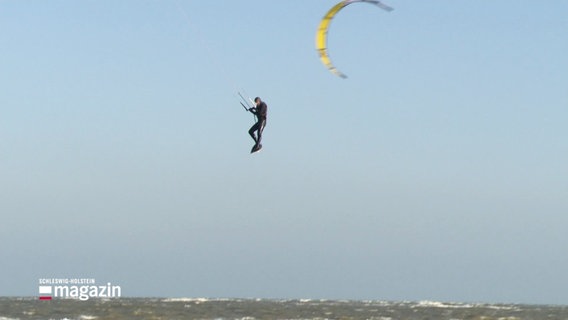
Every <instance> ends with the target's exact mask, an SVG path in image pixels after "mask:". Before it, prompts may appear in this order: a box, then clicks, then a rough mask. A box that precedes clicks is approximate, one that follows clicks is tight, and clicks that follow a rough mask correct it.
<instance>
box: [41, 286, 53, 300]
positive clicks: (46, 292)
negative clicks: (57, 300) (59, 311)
mask: <svg viewBox="0 0 568 320" xmlns="http://www.w3.org/2000/svg"><path fill="white" fill-rule="evenodd" d="M39 300H51V286H39Z"/></svg>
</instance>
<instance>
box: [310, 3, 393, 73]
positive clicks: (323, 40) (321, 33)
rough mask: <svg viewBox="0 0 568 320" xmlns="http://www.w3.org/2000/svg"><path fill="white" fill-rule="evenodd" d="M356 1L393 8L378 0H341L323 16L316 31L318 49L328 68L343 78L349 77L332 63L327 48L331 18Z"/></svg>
mask: <svg viewBox="0 0 568 320" xmlns="http://www.w3.org/2000/svg"><path fill="white" fill-rule="evenodd" d="M355 2H366V3H369V4H374V5H376V6H377V7H379V8H381V9H383V10H386V11H389V12H390V11H392V10H393V8H391V7H389V6H387V5H386V4H384V3H382V2H380V1H377V0H343V1H341V2H339V3H338V4H336V5H335V6H333V7H332V8H331V9H330V10H329V11H328V12H327V13H326V14H325V16H324V17H323V19H322V20H321V22H320V24H319V27H318V30H317V32H316V50H317V51H318V53H319V56H320V59H321V62H322V63H323V64H324V65H325V66H326V67H327V69H328V70H329V71H330V72H331V73H333V74H335V75H336V76H338V77H341V78H344V79H345V78H347V76H346V75H345V74H343V73H341V71H339V70H337V68H336V67H335V66H334V65H333V63H331V59H330V57H329V53H328V49H327V33H328V30H329V25H330V24H331V20H332V19H333V17H335V15H336V14H337V13H338V12H339V11H340V10H341V9H343V8H345V7H346V6H348V5H350V4H352V3H355Z"/></svg>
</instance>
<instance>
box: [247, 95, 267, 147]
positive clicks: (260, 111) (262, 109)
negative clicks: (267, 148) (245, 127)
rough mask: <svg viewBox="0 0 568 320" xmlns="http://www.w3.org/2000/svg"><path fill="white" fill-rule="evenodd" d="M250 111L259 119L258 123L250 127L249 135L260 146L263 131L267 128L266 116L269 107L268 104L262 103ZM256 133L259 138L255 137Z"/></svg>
mask: <svg viewBox="0 0 568 320" xmlns="http://www.w3.org/2000/svg"><path fill="white" fill-rule="evenodd" d="M249 111H250V112H252V113H254V115H255V116H256V119H257V121H256V123H255V124H253V126H252V127H250V129H249V134H250V136H251V137H252V138H253V140H254V142H255V143H256V145H257V146H258V145H260V141H261V140H262V130H264V127H265V126H266V114H267V112H268V107H267V106H266V103H264V102H263V101H261V102H260V104H259V105H258V106H257V107H256V108H251V109H249ZM255 131H256V132H257V137H256V136H255V135H254V132H255Z"/></svg>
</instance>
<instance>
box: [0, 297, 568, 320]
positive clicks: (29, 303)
mask: <svg viewBox="0 0 568 320" xmlns="http://www.w3.org/2000/svg"><path fill="white" fill-rule="evenodd" d="M16 319H21V320H24V319H38V320H39V319H42V320H44V319H45V320H48V319H54V320H55V319H56V320H60V319H66V320H71V319H77V320H94V319H101V320H102V319H104V320H122V319H154V320H158V319H163V320H173V319H195V320H286V319H293V320H332V319H333V320H359V319H361V320H398V319H401V320H402V319H404V320H413V319H416V320H418V319H420V320H438V319H439V320H517V319H519V320H520V319H523V320H524V319H526V320H529V319H530V320H540V319H542V320H544V319H549V320H556V319H558V320H559V319H563V320H568V306H560V305H524V304H485V303H480V304H476V303H449V302H436V301H416V302H411V301H403V302H389V301H358V300H310V299H298V300H294V299H292V300H274V299H205V298H176V299H164V298H112V299H99V298H97V299H89V300H87V301H81V300H76V299H57V300H56V299H54V300H49V301H40V300H39V299H38V298H37V297H30V298H15V297H5V298H0V320H16Z"/></svg>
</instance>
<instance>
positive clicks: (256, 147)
mask: <svg viewBox="0 0 568 320" xmlns="http://www.w3.org/2000/svg"><path fill="white" fill-rule="evenodd" d="M260 149H262V144H255V145H254V146H253V147H252V149H251V150H250V153H256V152H259V151H260Z"/></svg>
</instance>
